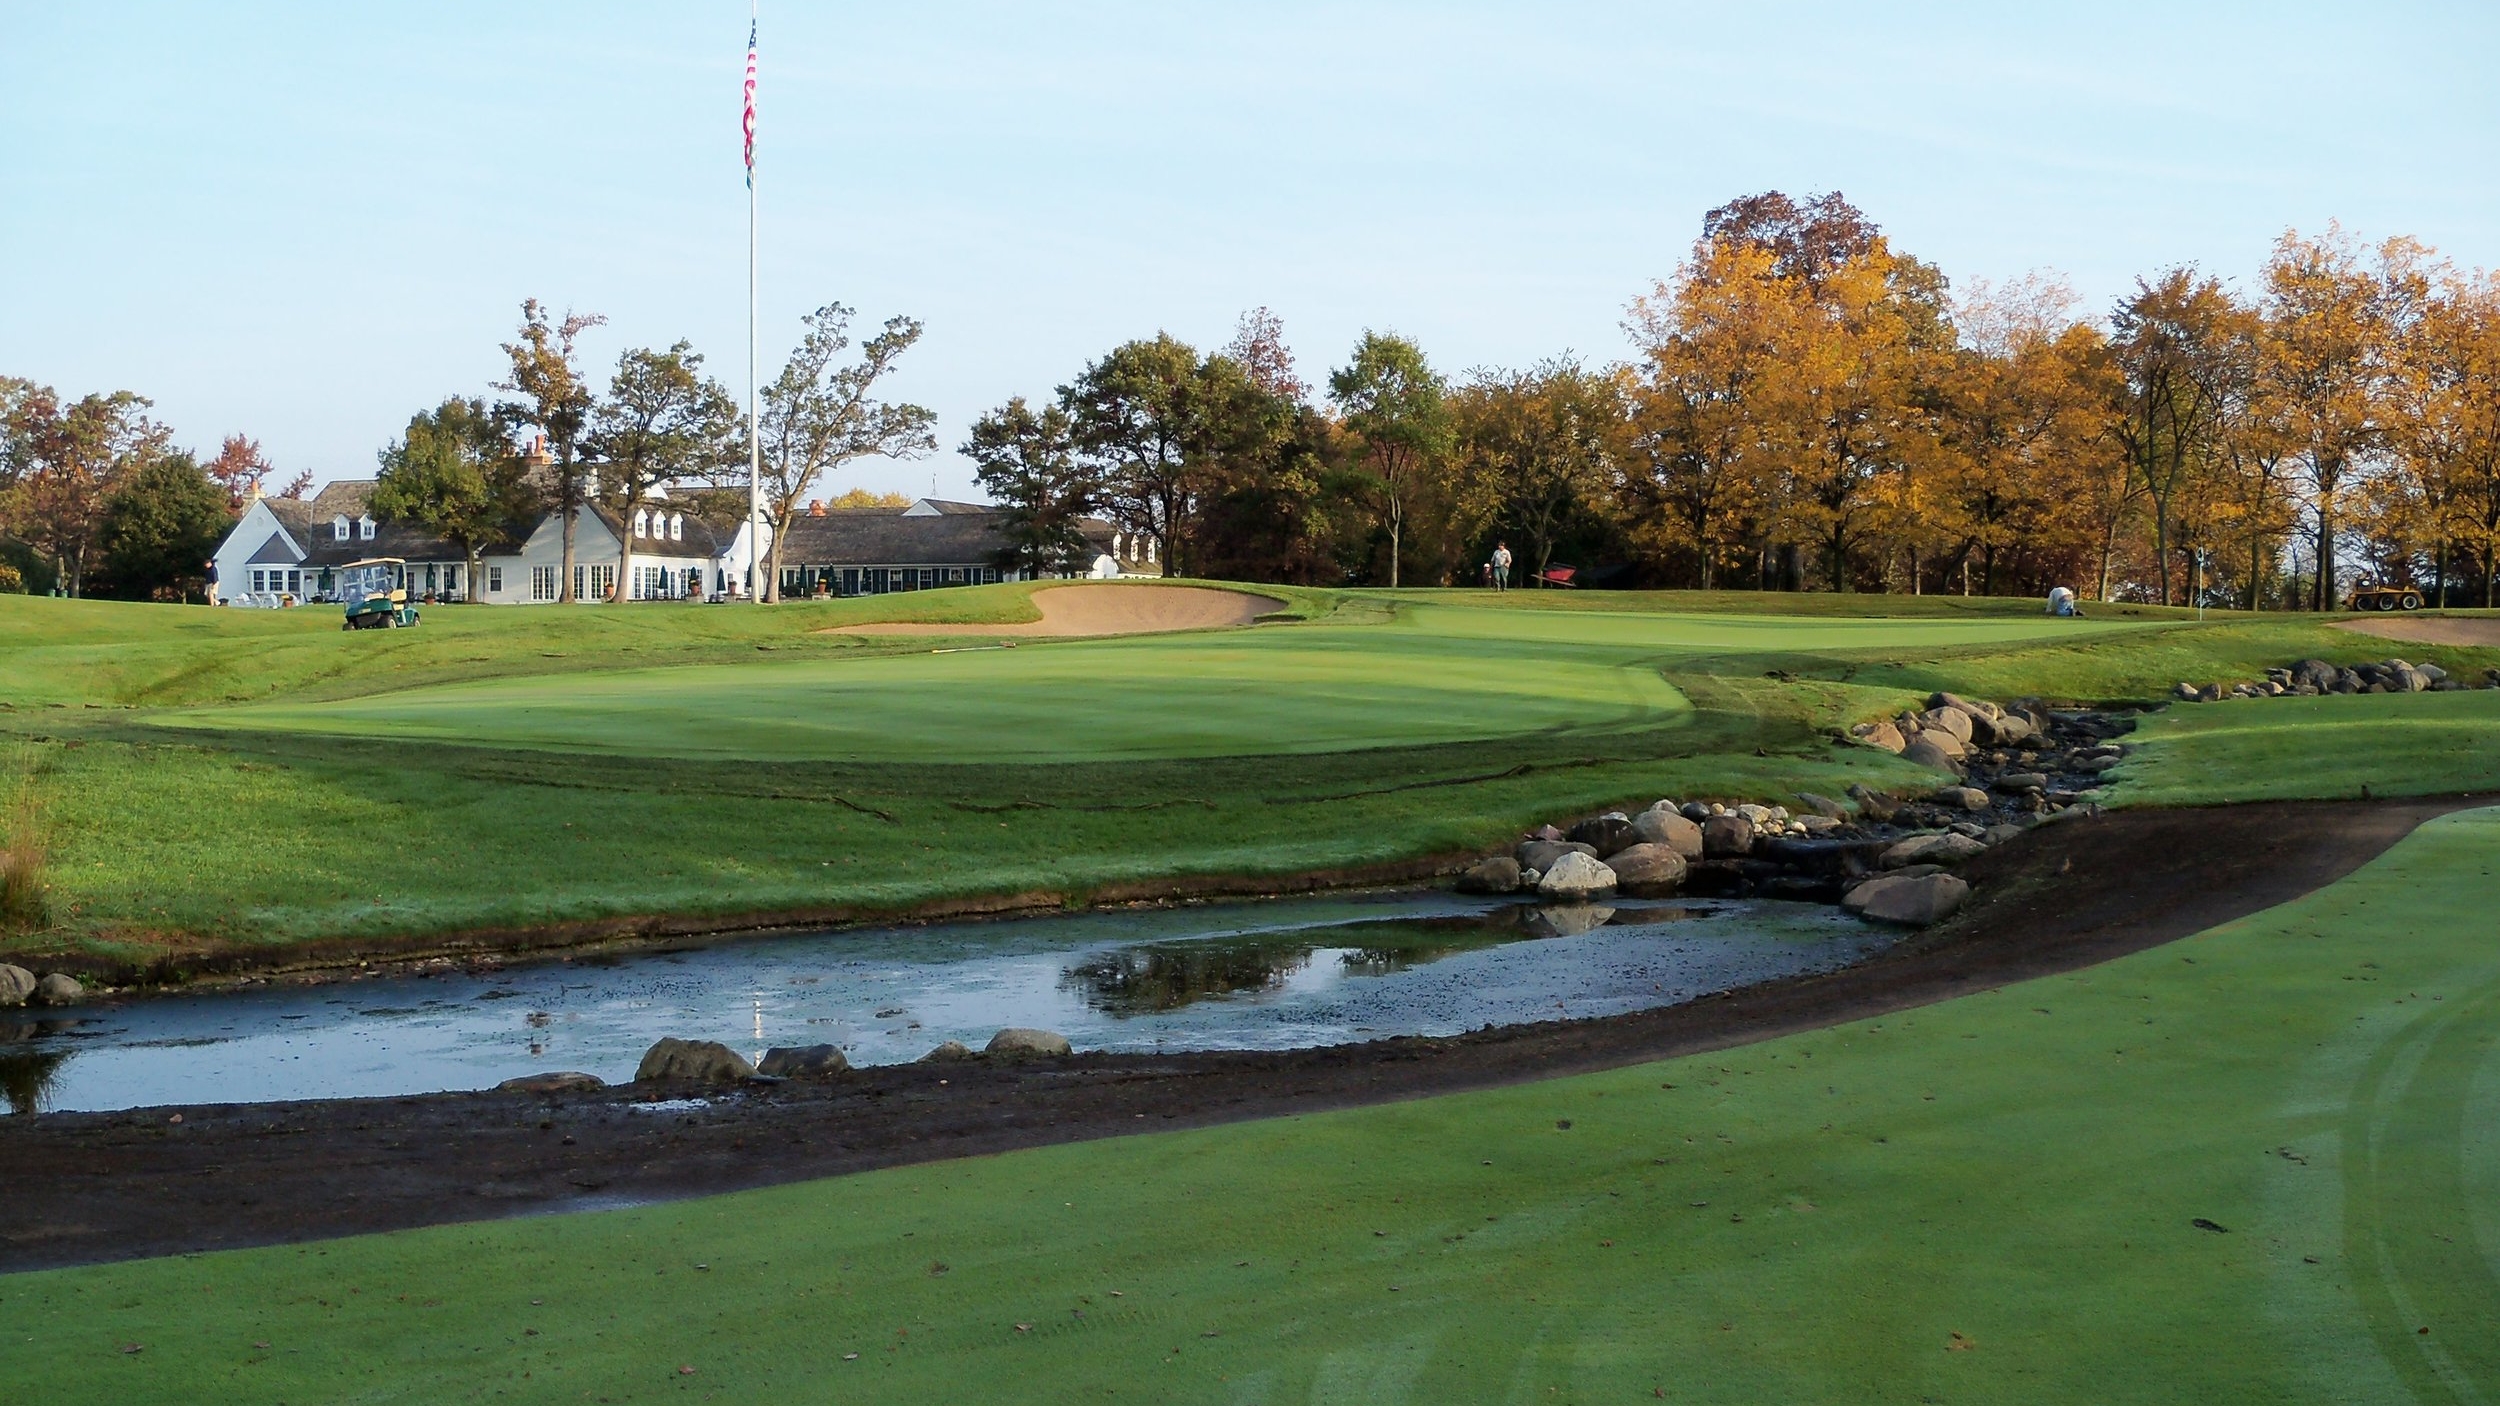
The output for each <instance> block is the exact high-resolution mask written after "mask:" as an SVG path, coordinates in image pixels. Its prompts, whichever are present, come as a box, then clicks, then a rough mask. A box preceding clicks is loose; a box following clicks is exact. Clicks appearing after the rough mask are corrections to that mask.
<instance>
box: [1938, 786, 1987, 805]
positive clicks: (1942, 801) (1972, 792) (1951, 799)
mask: <svg viewBox="0 0 2500 1406" xmlns="http://www.w3.org/2000/svg"><path fill="white" fill-rule="evenodd" d="M1928 799H1929V800H1931V801H1934V802H1935V803H1936V804H1937V805H1940V806H1944V807H1947V808H1948V809H1953V810H1986V809H1987V808H1988V793H1987V792H1985V791H1982V790H1980V789H1979V788H1978V787H1976V786H1947V787H1945V788H1943V789H1942V790H1940V791H1938V792H1936V793H1935V794H1934V795H1932V796H1929V797H1928Z"/></svg>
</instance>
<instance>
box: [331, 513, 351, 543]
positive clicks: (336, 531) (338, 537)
mask: <svg viewBox="0 0 2500 1406" xmlns="http://www.w3.org/2000/svg"><path fill="white" fill-rule="evenodd" d="M330 540H331V541H333V542H344V541H346V540H347V514H345V513H341V514H339V515H338V516H337V517H334V518H332V519H330Z"/></svg>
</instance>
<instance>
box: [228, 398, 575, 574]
mask: <svg viewBox="0 0 2500 1406" xmlns="http://www.w3.org/2000/svg"><path fill="white" fill-rule="evenodd" d="M228 443H229V445H231V443H232V441H228ZM375 457H376V458H377V459H378V460H379V461H380V470H381V472H380V473H379V474H378V475H377V476H376V478H375V479H374V484H373V500H372V508H373V515H374V516H375V517H377V518H380V519H383V520H385V521H390V522H406V523H411V524H414V525H415V526H418V527H421V528H423V529H425V530H426V531H427V532H430V533H432V534H434V535H435V536H437V537H440V538H442V539H443V540H444V541H446V542H449V543H451V544H452V545H453V546H455V547H458V548H459V549H460V551H461V555H462V556H463V557H465V558H466V559H467V562H468V566H467V570H466V574H465V575H463V576H462V577H461V579H462V580H463V581H465V582H466V583H468V584H467V595H468V598H469V599H470V600H476V599H477V598H478V594H479V591H480V589H481V585H480V583H481V582H482V580H483V579H484V578H483V576H482V574H481V567H480V562H479V557H480V555H481V554H482V553H483V552H484V550H485V549H486V548H487V547H488V546H491V545H494V544H496V543H498V542H503V541H507V540H510V539H511V538H514V537H517V536H519V535H521V534H522V533H523V532H525V531H526V530H527V528H528V518H529V515H530V510H531V508H532V507H533V506H534V499H535V496H536V495H535V494H534V492H533V490H532V488H531V486H530V484H529V481H528V464H527V461H525V460H524V459H523V458H522V457H521V455H519V454H518V453H516V452H514V450H513V447H512V442H511V440H510V439H509V438H507V437H506V435H505V432H504V427H503V425H502V424H501V423H500V422H499V421H498V420H497V418H496V417H495V415H494V413H493V412H492V411H490V410H489V409H488V408H487V406H486V402H484V401H483V400H478V399H475V398H464V397H461V396H450V397H447V398H445V399H444V401H443V403H442V404H441V405H438V406H436V407H435V408H434V409H432V410H420V411H418V412H417V413H416V414H414V415H412V416H410V417H409V418H408V428H407V429H406V431H404V432H403V433H402V434H401V435H400V437H399V438H398V439H395V440H393V441H392V442H391V443H390V444H389V445H387V446H386V447H384V448H383V449H382V450H381V451H380V452H379V453H378V454H376V456H375Z"/></svg>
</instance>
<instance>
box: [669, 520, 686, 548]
mask: <svg viewBox="0 0 2500 1406" xmlns="http://www.w3.org/2000/svg"><path fill="white" fill-rule="evenodd" d="M668 540H670V541H672V542H683V541H685V540H686V515H685V514H684V513H670V514H669V515H668Z"/></svg>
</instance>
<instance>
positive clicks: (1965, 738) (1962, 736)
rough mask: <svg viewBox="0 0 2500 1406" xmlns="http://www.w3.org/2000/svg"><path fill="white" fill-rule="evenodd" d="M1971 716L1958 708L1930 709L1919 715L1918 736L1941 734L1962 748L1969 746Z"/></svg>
mask: <svg viewBox="0 0 2500 1406" xmlns="http://www.w3.org/2000/svg"><path fill="white" fill-rule="evenodd" d="M1970 722H1971V715H1970V714H1968V713H1966V712H1964V711H1962V710H1961V709H1959V708H1930V709H1928V710H1927V711H1926V712H1924V713H1921V714H1919V717H1918V735H1919V736H1921V737H1926V736H1927V735H1928V734H1930V733H1936V732H1941V733H1944V734H1946V735H1948V736H1950V737H1951V738H1952V739H1953V740H1954V741H1956V742H1959V743H1961V744H1962V745H1964V746H1966V747H1967V746H1969V745H1970V740H1971V725H1970Z"/></svg>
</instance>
